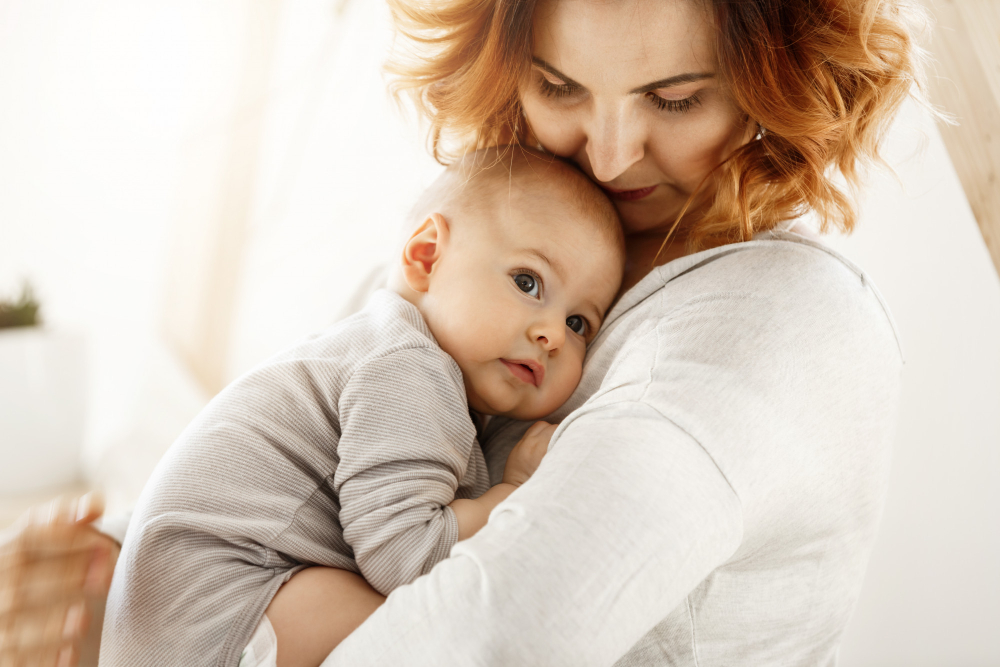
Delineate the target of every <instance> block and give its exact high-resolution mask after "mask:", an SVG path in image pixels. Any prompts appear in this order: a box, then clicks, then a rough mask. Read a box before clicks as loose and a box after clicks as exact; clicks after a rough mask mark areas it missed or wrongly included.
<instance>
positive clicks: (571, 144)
mask: <svg viewBox="0 0 1000 667" xmlns="http://www.w3.org/2000/svg"><path fill="white" fill-rule="evenodd" d="M521 106H522V108H523V109H524V116H525V118H526V119H527V120H528V126H529V127H530V128H531V131H532V132H533V133H534V135H535V138H536V139H538V143H540V144H541V145H542V146H543V147H544V148H545V150H547V151H549V152H550V153H553V154H555V155H559V156H560V157H571V156H572V155H573V154H575V153H576V152H577V148H578V146H579V145H580V143H581V141H582V139H583V133H582V131H581V130H580V124H579V123H578V122H577V121H576V119H575V118H574V114H573V113H572V112H571V111H568V110H564V109H556V108H553V107H552V106H550V105H549V104H548V103H547V102H546V101H543V100H541V99H538V97H537V96H536V95H530V94H529V95H522V100H521Z"/></svg>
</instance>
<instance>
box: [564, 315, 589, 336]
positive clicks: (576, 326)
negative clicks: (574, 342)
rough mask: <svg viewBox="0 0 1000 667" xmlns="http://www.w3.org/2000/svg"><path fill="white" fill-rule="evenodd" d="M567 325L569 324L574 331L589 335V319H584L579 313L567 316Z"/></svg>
mask: <svg viewBox="0 0 1000 667" xmlns="http://www.w3.org/2000/svg"><path fill="white" fill-rule="evenodd" d="M566 326H568V327H569V328H570V329H571V330H572V331H573V332H574V333H577V334H579V335H581V336H586V335H587V320H585V319H583V318H582V317H580V316H579V315H570V316H569V317H567V318H566Z"/></svg>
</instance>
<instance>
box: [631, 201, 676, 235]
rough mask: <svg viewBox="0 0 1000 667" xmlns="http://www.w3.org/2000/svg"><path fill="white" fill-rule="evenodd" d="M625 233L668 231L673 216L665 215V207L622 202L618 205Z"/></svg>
mask: <svg viewBox="0 0 1000 667" xmlns="http://www.w3.org/2000/svg"><path fill="white" fill-rule="evenodd" d="M618 217H620V218H621V221H622V228H623V229H624V230H625V235H626V236H629V235H631V234H643V233H647V232H653V231H663V232H666V231H668V230H669V229H670V225H671V224H672V223H673V216H664V215H663V207H662V205H661V206H650V205H646V204H641V205H640V204H637V203H628V202H626V203H622V204H619V206H618Z"/></svg>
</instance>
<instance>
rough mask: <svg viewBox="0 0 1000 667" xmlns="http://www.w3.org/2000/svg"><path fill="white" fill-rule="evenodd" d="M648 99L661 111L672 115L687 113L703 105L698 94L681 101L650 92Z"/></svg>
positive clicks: (647, 94) (683, 98) (647, 95)
mask: <svg viewBox="0 0 1000 667" xmlns="http://www.w3.org/2000/svg"><path fill="white" fill-rule="evenodd" d="M646 99H648V100H649V101H650V102H652V103H653V105H654V106H655V107H656V108H657V109H659V110H660V111H668V112H671V113H684V112H685V111H690V110H691V109H692V108H694V107H695V106H697V105H699V104H701V98H700V97H698V94H697V93H694V94H692V95H688V96H687V97H682V98H680V99H671V98H667V97H662V96H661V95H658V94H656V93H655V92H653V91H650V92H648V93H646Z"/></svg>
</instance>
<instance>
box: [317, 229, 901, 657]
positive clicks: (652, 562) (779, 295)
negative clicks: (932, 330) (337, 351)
mask: <svg viewBox="0 0 1000 667" xmlns="http://www.w3.org/2000/svg"><path fill="white" fill-rule="evenodd" d="M901 366H902V357H901V353H900V349H899V345H898V341H897V337H896V334H895V330H894V327H893V324H892V322H891V318H890V316H889V314H888V312H887V310H886V308H885V305H884V304H883V302H882V299H881V297H880V296H879V295H878V293H877V291H876V290H875V288H874V287H873V285H872V283H871V282H870V280H869V279H868V278H867V277H866V276H865V274H864V273H863V272H862V271H860V270H859V269H857V268H856V267H854V266H853V265H851V264H850V263H849V262H847V261H846V260H844V259H843V258H841V257H839V256H838V255H836V254H835V253H833V252H832V251H830V250H829V249H827V248H825V247H824V246H822V245H820V244H818V243H814V242H811V241H807V240H806V239H803V238H802V237H799V236H796V235H794V234H790V233H787V232H773V233H770V234H765V235H762V236H761V237H759V238H758V239H757V240H754V241H751V242H748V243H740V244H733V245H728V246H724V247H722V248H717V249H713V250H709V251H705V252H701V253H698V254H695V255H691V256H688V257H684V258H682V259H679V260H676V261H673V262H670V263H669V264H666V265H664V266H662V267H659V268H657V269H656V270H654V271H653V272H652V273H650V274H649V275H647V276H646V277H645V278H644V279H643V280H642V281H641V282H640V283H639V284H638V285H636V286H635V287H633V288H632V289H631V290H629V291H628V292H627V293H626V294H625V295H624V296H623V297H622V298H621V300H620V301H619V302H618V303H617V304H616V305H615V307H614V308H613V310H612V312H611V313H609V316H608V318H607V319H606V321H605V324H604V326H603V328H602V330H601V332H600V333H599V335H598V338H597V339H596V341H595V342H594V344H593V345H592V346H591V348H590V350H589V352H588V357H587V362H586V366H585V369H584V376H583V380H582V382H581V384H580V386H579V388H578V389H577V391H576V393H575V394H574V396H573V397H572V398H571V400H570V401H569V403H568V404H567V405H565V406H563V407H562V408H561V409H560V410H559V411H558V412H557V413H555V414H554V415H552V418H551V419H553V420H561V425H560V426H559V428H558V430H557V431H556V433H555V435H554V436H553V438H552V441H551V443H550V446H549V452H548V454H547V456H546V457H545V459H544V460H543V462H542V464H541V466H540V467H539V469H538V471H537V472H536V473H535V475H534V476H533V477H532V478H531V479H530V480H529V481H528V482H527V483H526V484H524V485H523V486H522V487H521V488H520V489H518V490H517V491H515V492H514V493H513V494H512V495H511V496H510V497H509V498H508V499H507V500H506V501H505V502H503V503H501V504H500V505H499V506H498V507H497V508H496V509H495V510H494V512H493V513H492V515H491V517H490V521H489V523H488V525H487V526H486V527H484V528H483V529H482V530H481V531H480V532H479V533H478V534H477V535H475V536H474V537H472V538H470V539H468V540H466V541H463V542H460V543H458V544H457V545H456V546H455V547H453V548H452V550H451V556H450V558H448V559H446V560H444V561H442V562H440V563H438V564H437V565H436V566H435V567H434V568H433V569H432V570H431V572H430V573H429V574H428V575H426V576H423V577H420V578H418V579H417V580H416V581H415V582H414V583H412V584H410V585H406V586H402V587H400V588H398V589H396V590H395V591H394V592H393V593H392V594H391V595H390V596H389V598H388V599H387V601H386V603H385V604H384V605H383V606H382V607H381V608H380V609H379V610H378V611H377V612H376V613H375V614H374V615H373V616H372V617H370V618H369V619H368V621H366V622H365V623H364V624H363V625H362V626H361V627H360V628H359V629H358V630H357V631H355V632H354V633H353V634H352V635H351V636H350V637H348V638H347V640H345V641H344V642H343V643H342V644H341V645H340V646H339V647H338V648H337V649H336V650H335V651H334V652H333V653H332V654H331V655H330V656H329V657H328V658H327V660H326V661H325V662H324V663H323V665H324V667H364V666H367V665H394V666H403V665H427V666H433V667H442V666H449V665H455V666H456V667H457V666H462V667H471V666H475V665H498V666H508V665H509V666H518V667H521V666H528V665H545V666H546V667H555V666H559V665H566V666H569V667H584V666H587V665H612V664H614V665H618V666H619V667H626V666H629V667H631V666H638V665H676V666H685V667H687V666H694V665H754V666H755V667H756V666H762V665H810V666H816V665H833V664H834V663H835V661H836V653H837V646H838V643H839V640H840V636H841V633H842V632H843V630H844V627H845V625H846V623H847V621H848V619H849V617H850V614H851V611H852V609H853V608H854V605H855V601H856V599H857V597H858V593H859V590H860V587H861V584H862V579H863V575H864V572H865V567H866V564H867V560H868V556H869V554H870V551H871V548H872V545H873V540H874V538H875V533H876V528H877V525H878V521H879V517H880V514H881V512H882V507H883V504H884V499H885V494H886V488H887V478H888V471H889V461H890V449H891V442H892V437H893V431H894V425H895V415H896V408H897V402H898V396H899V391H900V370H901ZM525 427H526V426H525V425H522V424H517V423H514V422H506V421H502V420H495V421H494V422H493V423H492V424H490V426H489V429H488V432H487V434H486V438H485V444H484V449H485V452H486V459H487V464H488V466H489V467H490V470H491V474H492V476H493V477H494V479H495V478H496V476H497V475H498V474H499V473H500V471H502V469H503V462H504V460H505V459H506V455H507V453H508V452H509V451H510V448H511V447H512V446H513V444H515V443H516V441H517V440H518V438H519V436H520V434H521V433H522V432H523V430H524V428H525Z"/></svg>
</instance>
